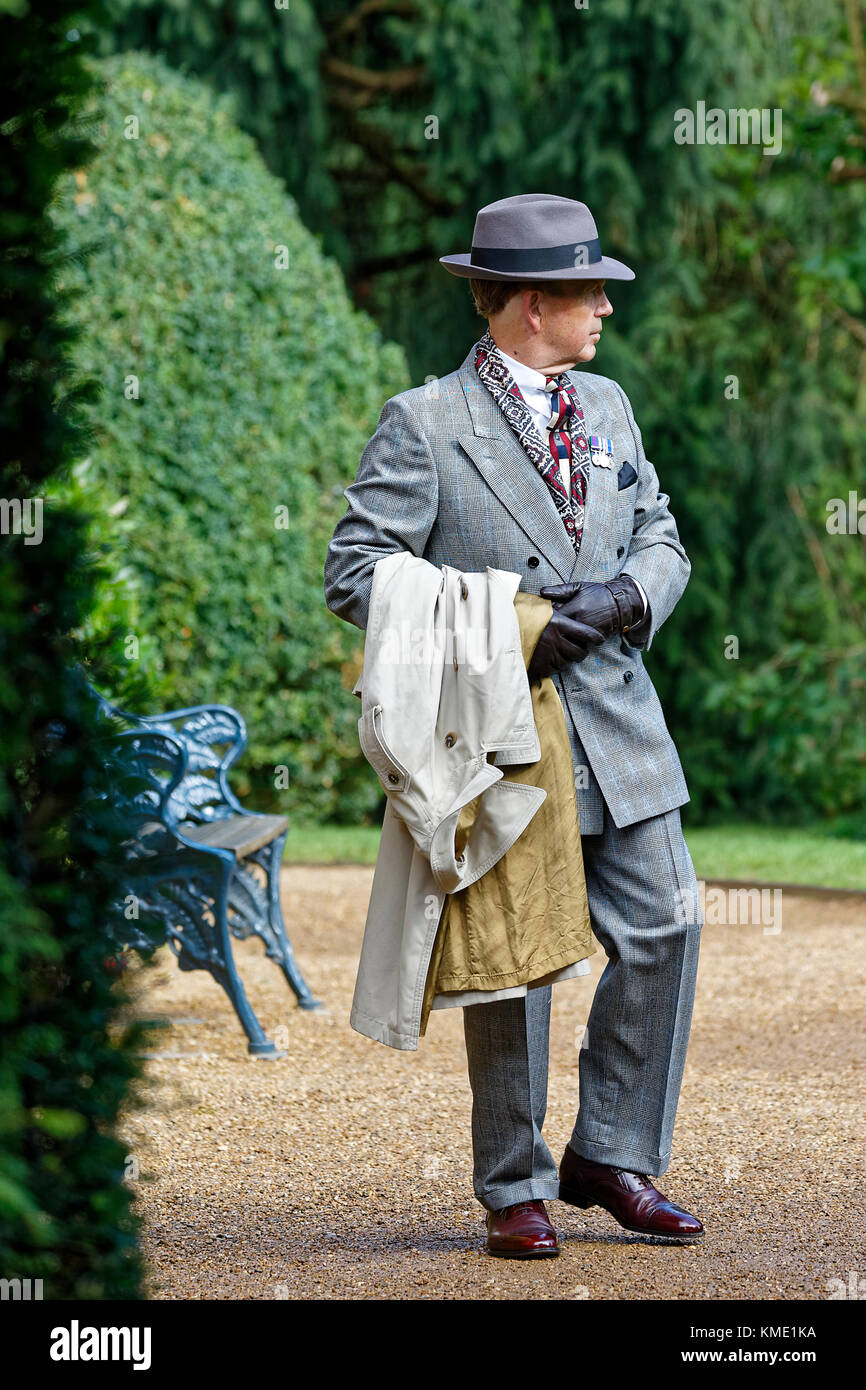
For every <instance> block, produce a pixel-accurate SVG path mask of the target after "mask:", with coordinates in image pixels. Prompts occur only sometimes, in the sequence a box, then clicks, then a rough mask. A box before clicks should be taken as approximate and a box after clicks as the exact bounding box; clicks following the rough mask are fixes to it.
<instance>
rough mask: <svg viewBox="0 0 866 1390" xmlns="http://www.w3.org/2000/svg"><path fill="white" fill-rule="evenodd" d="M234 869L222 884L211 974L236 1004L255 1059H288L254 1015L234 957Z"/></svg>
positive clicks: (216, 903) (217, 908) (230, 868)
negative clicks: (231, 912)
mask: <svg viewBox="0 0 866 1390" xmlns="http://www.w3.org/2000/svg"><path fill="white" fill-rule="evenodd" d="M232 873H233V868H232V867H231V866H229V869H228V872H227V873H224V874H223V876H222V879H221V882H220V891H219V897H218V898H217V900H216V902H215V903H214V913H215V915H216V922H217V932H218V941H219V948H220V959H219V960H218V961H215V962H214V969H213V971H212V972H211V973H212V974H213V976H214V979H216V980H219V982H220V984H221V985H222V987H223V989H224V990H225V992H226V994H227V995H228V997H229V999H230V1000H231V1001H232V1004H233V1006H234V1010H235V1013H236V1014H237V1016H238V1018H239V1019H240V1022H241V1027H242V1028H243V1030H244V1032H245V1033H246V1035H247V1050H248V1051H249V1052H250V1053H252V1055H253V1056H254V1057H280V1056H285V1054H284V1053H282V1052H279V1051H278V1049H277V1046H276V1044H275V1043H272V1042H271V1040H270V1038H269V1037H268V1036H267V1034H266V1033H265V1030H264V1029H263V1028H262V1025H261V1024H260V1023H259V1020H258V1019H257V1018H256V1015H255V1013H254V1012H253V1008H252V1005H251V1004H250V1001H249V1000H248V999H247V992H246V990H245V989H244V986H243V982H242V980H241V977H240V975H239V974H238V971H237V966H236V965H235V959H234V955H233V954H232V939H231V934H230V932H229V924H228V890H229V883H230V881H231V876H232Z"/></svg>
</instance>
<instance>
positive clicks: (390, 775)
mask: <svg viewBox="0 0 866 1390" xmlns="http://www.w3.org/2000/svg"><path fill="white" fill-rule="evenodd" d="M388 781H389V782H399V781H400V778H399V777H398V775H397V773H396V772H389V773H388Z"/></svg>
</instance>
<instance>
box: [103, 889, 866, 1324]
mask: <svg viewBox="0 0 866 1390" xmlns="http://www.w3.org/2000/svg"><path fill="white" fill-rule="evenodd" d="M372 872H373V871H372V868H368V867H354V866H350V867H342V866H341V867H333V868H330V867H326V868H313V867H291V868H288V869H284V871H283V883H282V888H283V907H284V912H285V916H286V921H287V923H289V931H290V934H291V936H292V940H293V943H294V946H295V949H296V952H297V955H298V958H299V960H300V962H301V964H302V967H303V969H304V971H305V973H306V975H307V979H308V980H309V982H310V984H311V986H312V988H313V989H314V990H315V991H316V992H317V993H318V994H319V996H320V997H322V998H324V999H326V1000H327V1002H328V1005H329V1012H328V1014H327V1015H326V1016H322V1015H315V1014H312V1015H311V1014H306V1013H302V1012H300V1011H299V1010H298V1009H296V1008H295V1007H294V1005H293V1002H292V999H291V996H290V994H289V991H288V988H287V987H286V985H285V984H284V982H283V980H282V976H281V975H280V973H279V972H278V971H277V969H276V967H275V966H274V965H272V964H271V963H270V962H269V961H267V960H266V958H265V957H264V954H263V951H262V949H261V947H260V946H259V944H258V943H255V942H253V943H249V942H244V943H236V953H237V960H238V964H239V967H240V970H241V974H242V976H243V978H244V981H245V984H246V987H247V991H248V994H249V996H250V999H251V1000H252V1001H253V1003H254V1006H255V1007H256V1009H257V1011H258V1013H259V1017H260V1018H261V1020H262V1022H263V1024H264V1026H265V1028H266V1030H267V1031H268V1033H269V1035H270V1036H271V1037H275V1036H281V1037H282V1042H283V1045H284V1046H286V1048H287V1052H288V1056H286V1057H285V1058H282V1059H280V1060H278V1061H271V1062H267V1061H256V1060H253V1059H251V1058H249V1057H248V1055H247V1052H246V1041H245V1039H244V1037H243V1035H242V1033H241V1030H240V1028H239V1026H238V1024H237V1022H236V1020H235V1017H234V1014H233V1013H232V1011H231V1009H230V1007H229V1005H228V1002H227V1001H226V1000H225V997H224V996H223V994H222V991H221V990H220V989H219V988H218V987H217V986H216V984H215V983H214V982H213V981H212V980H211V979H210V977H209V976H207V975H205V974H204V973H195V974H181V972H180V971H179V970H178V969H177V967H176V966H175V965H174V962H173V960H172V959H171V958H170V957H168V956H166V959H165V960H163V961H161V963H160V964H159V965H158V966H157V967H155V968H153V969H151V970H150V971H143V970H140V969H138V968H136V969H135V970H134V972H133V973H134V975H135V978H136V979H137V980H139V981H141V985H140V987H139V988H140V997H139V999H138V1001H137V1004H136V1011H137V1012H138V1013H140V1014H141V1015H143V1016H147V1017H156V1016H159V1017H162V1018H165V1019H167V1020H169V1021H170V1023H169V1025H168V1026H166V1027H165V1029H164V1030H163V1031H161V1032H160V1033H159V1034H158V1035H157V1040H156V1042H155V1043H154V1044H153V1047H154V1049H158V1052H159V1054H161V1055H157V1056H155V1057H153V1058H152V1059H151V1060H149V1061H148V1063H147V1080H146V1087H145V1091H146V1096H147V1108H146V1109H144V1110H141V1111H138V1112H136V1113H135V1114H133V1115H131V1116H129V1117H128V1119H127V1121H126V1127H125V1133H126V1135H127V1137H128V1140H129V1148H130V1153H131V1154H132V1155H133V1156H134V1157H135V1158H136V1159H137V1160H138V1165H139V1178H138V1180H137V1182H136V1184H135V1185H136V1190H137V1192H138V1194H139V1203H140V1208H141V1210H142V1212H143V1215H144V1220H145V1239H144V1245H145V1252H146V1256H147V1259H148V1265H149V1271H150V1274H149V1290H148V1292H149V1296H150V1297H152V1298H157V1299H208V1298H215V1299H273V1298H277V1299H280V1298H291V1299H297V1298H301V1299H303V1298H313V1299H321V1298H333V1299H358V1298H379V1299H425V1298H427V1299H443V1298H447V1299H451V1298H471V1299H476V1298H480V1299H490V1298H494V1299H499V1298H504V1299H510V1298H522V1299H525V1298H530V1299H536V1298H538V1299H550V1298H552V1299H563V1298H574V1299H587V1298H589V1299H612V1298H613V1299H645V1298H663V1299H702V1298H703V1299H751V1298H770V1299H790V1298H806V1299H825V1298H827V1297H828V1294H829V1292H831V1291H832V1289H834V1288H838V1287H839V1286H838V1285H833V1284H832V1283H831V1281H833V1280H842V1281H843V1282H844V1283H845V1284H846V1285H847V1284H848V1283H849V1281H850V1280H851V1277H852V1273H853V1276H854V1279H855V1280H856V1279H857V1278H859V1279H860V1280H862V1281H863V1283H862V1289H863V1292H864V1293H866V1252H864V1218H863V1207H862V1201H861V1195H862V1176H861V1175H862V1172H863V1158H864V1148H866V1142H864V1126H863V1089H862V1076H863V1060H864V1049H863V1041H862V1018H863V999H864V984H866V956H864V945H866V899H863V898H860V899H857V898H854V897H852V898H849V899H840V898H833V899H831V898H827V899H821V898H817V897H814V896H805V895H800V896H797V895H795V894H793V893H790V892H789V891H787V890H786V892H785V896H784V921H783V929H782V931H781V932H780V933H779V934H777V935H773V934H764V932H763V930H762V928H761V927H760V926H758V925H741V926H711V925H707V926H705V928H704V933H703V945H702V950H701V973H700V979H699V985H698V995H697V1002H696V1007H695V1019H694V1025H693V1030H692V1042H691V1047H690V1050H689V1056H688V1061H687V1064H686V1074H685V1081H684V1085H683V1091H682V1097H681V1102H680V1108H679V1115H678V1120H677V1130H676V1136H675V1142H674V1160H673V1162H672V1164H671V1166H670V1168H669V1169H668V1172H667V1173H666V1174H665V1177H664V1181H663V1182H662V1184H661V1186H662V1188H663V1190H664V1191H666V1192H667V1194H668V1195H669V1196H670V1197H671V1198H672V1199H673V1200H674V1201H677V1202H679V1203H681V1204H682V1205H684V1206H686V1207H689V1208H690V1209H691V1210H693V1211H694V1212H696V1213H697V1215H699V1216H700V1217H701V1219H702V1220H703V1222H704V1224H705V1226H706V1227H707V1236H706V1238H705V1241H704V1243H703V1244H702V1245H699V1246H691V1247H669V1246H660V1245H650V1244H647V1243H645V1242H642V1241H641V1240H640V1238H638V1237H633V1236H630V1235H628V1234H627V1233H626V1232H624V1231H622V1230H621V1229H620V1227H619V1226H618V1225H617V1224H616V1222H614V1220H613V1219H612V1218H611V1217H609V1216H608V1215H607V1214H606V1213H605V1212H602V1211H600V1210H599V1209H598V1208H595V1209H592V1210H590V1211H587V1212H582V1211H578V1210H577V1209H575V1208H571V1207H568V1206H565V1205H564V1204H562V1203H560V1202H552V1203H550V1204H549V1208H548V1210H549V1212H550V1214H551V1217H552V1220H553V1221H554V1224H555V1225H556V1226H557V1229H558V1230H559V1232H560V1236H561V1240H562V1246H563V1253H562V1255H561V1256H560V1258H559V1259H557V1260H543V1261H503V1260H493V1259H491V1258H490V1257H489V1256H487V1255H485V1254H484V1253H483V1241H484V1226H483V1213H482V1210H481V1207H480V1206H479V1205H478V1204H477V1203H476V1201H475V1198H474V1197H473V1195H472V1183H471V1150H470V1139H469V1106H470V1094H469V1086H468V1082H467V1078H466V1064H465V1057H464V1052H463V1033H462V1019H461V1014H460V1012H459V1011H458V1010H448V1011H445V1012H444V1013H437V1014H434V1015H433V1017H432V1018H431V1021H430V1026H429V1030H428V1033H427V1037H426V1038H423V1039H422V1040H421V1048H420V1050H419V1051H418V1052H417V1053H398V1052H394V1051H392V1050H391V1049H388V1048H384V1047H382V1046H381V1045H380V1044H378V1043H373V1042H371V1041H369V1040H368V1039H366V1038H362V1037H361V1036H359V1035H358V1034H357V1033H354V1032H352V1030H351V1029H350V1028H349V1026H348V1013H349V1004H350V1000H351V994H352V987H353V984H354V976H355V967H356V964H357V958H358V950H359V946H360V940H361V933H362V928H363V920H364V914H365V911H366V903H367V898H368V895H369V889H370V883H371V881H372ZM603 961H604V955H603V952H601V951H599V952H598V953H597V954H596V956H594V957H593V972H592V975H591V976H590V977H586V978H584V979H582V980H581V979H578V980H571V981H568V982H567V983H564V984H561V985H558V986H556V988H555V989H554V997H553V1018H552V1024H551V1066H550V1091H549V1103H548V1114H547V1121H546V1123H545V1137H546V1138H547V1141H548V1143H549V1144H550V1147H551V1149H552V1150H553V1152H554V1154H555V1156H557V1157H558V1156H559V1154H560V1152H561V1149H562V1146H563V1145H564V1143H565V1141H566V1139H567V1138H568V1136H569V1134H570V1132H571V1128H572V1124H573V1120H574V1107H575V1105H576V1101H577V1068H578V1056H579V1051H578V1048H579V1038H580V1025H582V1024H583V1023H585V1021H586V1017H587V1013H588V1009H589V1003H590V1000H591V997H592V991H593V989H594V987H595V983H596V981H597V979H598V976H599V974H600V971H601V969H602V963H603ZM277 1030H282V1032H281V1035H278V1034H277Z"/></svg>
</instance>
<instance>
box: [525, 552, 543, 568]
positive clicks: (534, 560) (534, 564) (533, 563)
mask: <svg viewBox="0 0 866 1390" xmlns="http://www.w3.org/2000/svg"><path fill="white" fill-rule="evenodd" d="M526 563H527V564H528V566H529V568H530V569H531V570H537V569H538V566H539V565H540V564H541V561H540V560H539V558H538V556H537V555H530V557H529V559H528V560H527V562H526Z"/></svg>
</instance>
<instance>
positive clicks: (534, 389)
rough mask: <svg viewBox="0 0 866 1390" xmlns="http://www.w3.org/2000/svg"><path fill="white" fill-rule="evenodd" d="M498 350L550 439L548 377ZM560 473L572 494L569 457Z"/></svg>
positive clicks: (543, 434) (544, 436)
mask: <svg viewBox="0 0 866 1390" xmlns="http://www.w3.org/2000/svg"><path fill="white" fill-rule="evenodd" d="M497 350H498V352H499V356H500V357H501V358H502V360H503V362H504V363H505V365H506V367H507V368H508V370H509V372H510V373H511V375H512V376H513V377H514V380H515V381H516V382H517V385H518V386H519V387H520V394H521V396H522V397H523V399H524V400H525V401H526V405H527V408H528V410H529V413H530V415H531V416H532V419H533V422H534V424H535V428H536V429H537V430H538V432H539V434H540V435H541V437H542V439H548V438H549V435H548V431H547V426H548V423H549V421H550V416H551V413H552V412H551V409H550V395H551V393H550V392H549V391H548V389H547V384H546V383H547V377H546V376H545V374H544V372H537V371H536V370H535V368H534V367H527V365H526V363H525V362H518V361H517V359H516V358H514V357H509V356H508V353H507V352H503V351H502V348H501V347H498V345H497ZM559 475H560V477H561V478H562V486H563V487H564V488H565V490H566V492H567V493H568V494H569V496H570V495H571V475H570V473H569V462H568V459H560V460H559ZM634 583H635V584H636V585H637V588H638V590H639V592H640V596H641V598H642V599H643V613H642V614H641V617H643V616H644V615H645V614H646V610H647V606H648V599H647V596H646V594H645V593H644V590H643V585H641V584H638V581H637V580H636V579H635V580H634Z"/></svg>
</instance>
